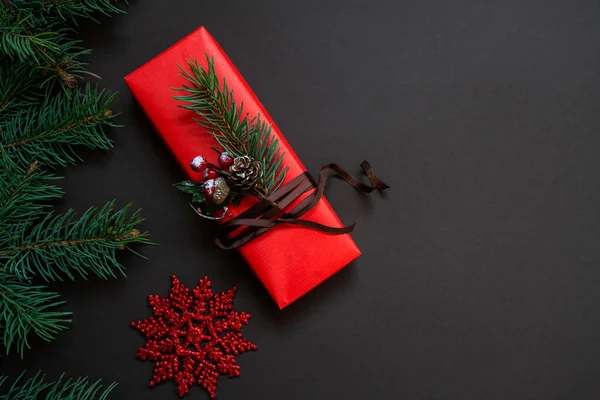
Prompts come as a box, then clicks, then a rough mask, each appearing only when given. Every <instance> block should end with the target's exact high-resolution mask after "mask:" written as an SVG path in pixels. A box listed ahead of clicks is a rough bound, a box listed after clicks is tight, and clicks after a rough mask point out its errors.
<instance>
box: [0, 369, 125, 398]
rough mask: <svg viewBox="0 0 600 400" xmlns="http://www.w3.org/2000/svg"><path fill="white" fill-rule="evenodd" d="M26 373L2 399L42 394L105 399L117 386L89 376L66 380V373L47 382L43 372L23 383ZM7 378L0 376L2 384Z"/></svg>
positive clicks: (39, 396)
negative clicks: (104, 384)
mask: <svg viewBox="0 0 600 400" xmlns="http://www.w3.org/2000/svg"><path fill="white" fill-rule="evenodd" d="M24 375H25V373H24V372H23V373H22V374H21V375H20V376H19V377H18V378H17V379H16V381H15V382H14V383H13V385H12V386H11V387H10V389H9V390H8V393H6V394H4V395H0V400H35V399H38V398H41V396H42V395H43V396H44V398H45V399H46V400H105V399H106V398H107V397H108V395H109V393H110V392H111V391H112V390H113V389H114V388H115V387H116V386H117V384H116V383H115V382H113V383H111V384H110V385H108V387H106V388H103V386H102V384H101V380H97V381H95V382H90V381H88V378H87V377H81V378H76V379H70V378H69V379H66V380H64V374H62V375H61V376H60V377H59V378H58V380H57V381H50V382H47V381H45V378H46V376H45V375H43V374H42V373H41V372H38V373H36V374H35V376H34V377H32V378H29V379H27V380H26V381H25V382H23V383H22V384H21V381H22V380H23V376H24ZM5 380H6V378H4V377H0V385H2V384H3V383H4V381H5ZM97 396H99V397H97Z"/></svg>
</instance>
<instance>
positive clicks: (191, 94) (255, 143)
mask: <svg viewBox="0 0 600 400" xmlns="http://www.w3.org/2000/svg"><path fill="white" fill-rule="evenodd" d="M206 58H207V63H208V67H207V68H203V67H202V66H200V65H199V64H198V62H197V61H196V60H195V59H193V58H192V59H191V60H189V61H188V63H187V65H188V67H189V69H190V71H187V70H185V69H184V68H183V67H181V66H179V69H180V70H181V74H180V75H181V76H182V77H183V78H185V79H186V80H187V81H188V82H189V84H186V85H184V86H183V88H176V89H175V90H178V91H183V92H187V93H188V94H187V95H183V96H176V97H175V99H177V100H180V101H182V102H185V103H187V104H185V105H183V106H181V107H183V108H185V109H188V110H192V111H194V112H195V113H196V114H198V115H199V116H200V117H201V118H199V119H197V122H198V123H199V124H200V125H201V126H202V127H203V128H204V129H206V130H207V132H208V133H209V134H210V135H211V136H212V137H213V138H214V139H215V140H216V141H217V143H218V144H219V145H220V146H221V147H223V149H224V150H225V151H227V152H228V153H230V154H231V155H233V156H234V157H241V156H244V155H247V156H250V157H252V158H253V159H255V160H257V161H260V162H261V163H262V167H263V168H262V171H263V173H262V176H261V181H260V182H259V186H260V188H261V191H262V192H264V194H269V193H271V192H272V191H274V190H276V189H277V188H278V187H279V186H280V185H281V184H282V183H283V180H284V179H285V174H286V171H287V167H283V168H282V164H283V153H282V152H281V151H280V149H279V139H277V138H276V137H274V136H272V135H271V126H270V125H269V124H268V123H266V122H265V121H263V120H261V119H260V115H259V116H257V117H255V118H253V119H249V117H248V114H247V113H244V109H243V104H240V105H238V104H237V102H236V100H235V97H234V92H233V90H232V89H229V87H228V86H227V82H226V80H225V79H223V82H222V83H221V81H220V79H219V77H218V76H217V73H216V71H215V66H214V60H213V59H212V58H210V57H208V55H207V57H206Z"/></svg>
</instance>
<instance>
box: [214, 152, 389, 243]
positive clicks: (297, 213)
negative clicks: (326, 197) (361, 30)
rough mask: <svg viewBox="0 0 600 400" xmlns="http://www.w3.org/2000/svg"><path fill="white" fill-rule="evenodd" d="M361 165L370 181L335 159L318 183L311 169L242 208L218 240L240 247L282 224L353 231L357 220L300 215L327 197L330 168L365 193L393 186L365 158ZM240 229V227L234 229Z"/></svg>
mask: <svg viewBox="0 0 600 400" xmlns="http://www.w3.org/2000/svg"><path fill="white" fill-rule="evenodd" d="M360 166H361V168H362V169H363V172H364V173H365V175H367V177H368V178H369V185H367V184H365V183H362V182H361V181H359V180H358V179H356V178H355V177H353V176H352V175H350V174H349V173H348V172H346V171H345V170H344V169H342V168H341V167H340V166H338V165H337V164H333V163H332V164H328V165H325V166H324V167H322V168H321V171H320V173H319V182H318V183H317V184H315V182H314V180H313V179H312V177H311V175H310V174H309V173H308V172H304V173H302V174H300V175H298V176H297V177H296V178H294V179H292V180H291V181H290V182H288V183H287V184H285V185H283V186H282V187H280V188H279V189H277V190H276V191H275V192H273V193H272V194H271V195H269V196H268V197H263V198H262V199H261V201H260V202H258V203H257V204H255V205H254V206H252V207H250V208H249V209H247V210H246V211H244V212H242V213H241V214H239V215H238V216H237V217H236V218H233V219H231V220H229V221H227V222H224V223H223V224H221V225H220V227H219V230H218V232H217V236H216V238H215V243H216V244H217V246H219V247H220V248H222V249H225V250H232V249H237V248H238V247H241V246H243V245H245V244H246V243H248V242H250V241H251V240H253V239H255V238H256V237H258V236H260V235H262V234H263V233H265V232H267V231H268V230H270V229H273V228H275V227H276V226H277V225H281V224H288V225H297V226H303V227H305V228H308V229H314V230H318V231H321V232H323V233H327V234H330V235H343V234H346V233H350V232H352V231H353V230H354V224H352V225H349V226H343V227H341V228H340V227H334V226H327V225H323V224H320V223H318V222H314V221H307V220H304V219H300V217H301V216H303V215H304V214H306V213H307V212H308V211H310V210H311V209H312V208H313V207H314V206H316V205H317V203H318V202H319V200H320V199H321V197H323V193H324V191H325V185H326V183H327V176H328V172H329V170H332V171H334V172H335V173H336V174H337V175H338V176H339V177H340V178H341V179H343V180H344V181H346V182H347V183H349V184H350V185H352V186H353V187H354V188H356V189H357V190H358V191H360V192H362V193H371V192H373V191H375V190H378V191H383V190H386V189H389V186H388V185H387V184H385V183H384V182H383V181H382V180H381V179H379V177H378V176H377V174H375V171H373V168H372V167H371V165H370V164H369V163H368V162H367V161H363V162H362V164H361V165H360ZM313 189H316V190H314V191H313V192H312V193H311V194H309V195H308V196H307V197H306V198H305V199H303V200H302V201H301V202H300V203H298V205H297V206H296V207H294V208H293V209H292V210H291V211H289V212H285V211H284V210H285V209H286V208H287V207H288V206H289V205H290V204H291V203H293V202H294V201H295V200H296V199H298V198H299V197H300V196H302V195H303V194H305V193H307V192H309V191H311V190H313ZM237 230H240V231H239V232H237V233H234V232H235V231H237Z"/></svg>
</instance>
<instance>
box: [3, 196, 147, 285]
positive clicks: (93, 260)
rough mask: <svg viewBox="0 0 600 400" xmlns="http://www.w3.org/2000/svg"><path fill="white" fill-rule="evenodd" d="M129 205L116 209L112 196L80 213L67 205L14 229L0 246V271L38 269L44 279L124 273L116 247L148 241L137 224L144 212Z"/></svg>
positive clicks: (21, 273)
mask: <svg viewBox="0 0 600 400" xmlns="http://www.w3.org/2000/svg"><path fill="white" fill-rule="evenodd" d="M130 208H131V206H130V205H127V206H125V207H124V208H122V209H120V210H117V211H115V210H114V201H112V202H109V203H107V204H106V205H105V206H104V207H102V208H101V209H97V208H94V207H92V208H90V209H88V210H87V211H86V212H85V213H83V215H82V216H81V217H80V218H79V219H76V218H75V216H76V215H75V212H74V211H73V210H69V211H67V212H66V213H64V214H62V215H57V216H54V215H53V214H52V213H49V214H48V215H47V216H46V218H44V219H43V220H42V221H41V222H40V223H39V224H37V225H35V226H34V227H33V228H32V229H31V232H30V233H29V234H24V233H23V234H22V235H20V236H19V235H15V237H13V238H12V240H11V242H9V244H8V245H7V246H5V247H3V248H0V260H2V259H4V260H5V263H4V271H5V272H10V273H12V274H15V275H16V276H18V277H19V278H21V279H29V277H30V275H34V274H36V273H37V274H39V275H40V276H41V277H42V278H43V279H45V280H50V281H52V280H62V278H63V276H65V277H67V278H68V279H71V280H74V279H75V275H79V276H81V277H83V278H84V279H85V278H87V276H88V275H89V274H94V275H96V276H99V277H101V278H104V279H108V278H109V277H113V278H114V277H116V274H117V273H118V274H121V275H123V276H124V275H125V267H123V266H122V265H121V264H120V263H119V262H118V261H117V259H116V250H125V249H127V250H130V248H129V246H130V245H131V244H134V243H143V244H150V241H149V240H148V234H147V233H146V232H144V233H141V232H140V231H139V230H138V229H137V228H136V226H137V225H139V224H140V223H141V222H142V221H143V218H142V217H141V215H140V213H139V211H136V212H134V213H133V214H132V215H130V216H128V214H129V210H130Z"/></svg>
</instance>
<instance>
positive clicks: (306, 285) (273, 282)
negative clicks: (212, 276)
mask: <svg viewBox="0 0 600 400" xmlns="http://www.w3.org/2000/svg"><path fill="white" fill-rule="evenodd" d="M206 54H208V55H209V56H210V57H213V58H214V63H215V70H216V73H217V75H218V76H219V78H220V79H221V80H222V79H223V78H225V79H226V80H227V84H228V86H229V87H230V89H233V91H234V94H235V99H236V101H237V102H238V104H241V103H243V104H244V112H246V113H248V114H249V116H250V118H252V117H254V116H256V115H257V114H260V115H261V119H262V120H264V121H266V122H268V123H269V124H271V126H272V134H273V135H274V136H276V137H277V138H278V139H279V140H280V148H281V150H282V152H284V153H285V156H284V161H283V163H284V165H286V166H287V167H288V171H287V175H286V181H285V183H287V182H289V181H290V180H292V179H293V178H294V177H296V176H298V175H299V174H301V173H302V172H304V171H305V168H304V166H303V165H302V163H301V162H300V160H299V159H298V157H297V156H296V153H295V152H294V150H293V149H292V148H291V146H290V145H289V143H288V142H287V140H286V139H285V137H284V136H283V134H282V133H281V131H280V130H279V128H278V127H277V126H276V125H275V123H274V122H273V120H272V119H271V117H270V116H269V114H268V113H267V111H266V110H265V108H264V107H263V105H262V104H261V103H260V101H259V100H258V98H257V97H256V95H255V94H254V93H253V92H252V90H251V89H250V87H249V86H248V84H247V83H246V81H245V80H244V78H243V77H242V75H241V74H240V73H239V72H238V70H237V69H236V68H235V66H234V65H233V63H232V62H231V60H229V58H228V57H227V55H226V54H225V52H224V51H223V50H222V49H221V47H219V45H218V44H217V42H216V41H215V40H214V39H213V38H212V36H211V35H210V34H209V33H208V31H207V30H206V29H205V28H204V27H201V28H199V29H197V30H196V31H194V32H192V33H191V34H190V35H188V36H187V37H185V38H183V39H182V40H180V41H179V42H177V43H176V44H175V45H173V46H171V47H170V48H169V49H167V50H166V51H164V52H163V53H161V54H159V55H158V56H156V57H155V58H153V59H152V60H150V61H149V62H147V63H146V64H144V65H142V66H141V67H140V68H138V69H136V70H135V71H133V72H132V73H131V74H129V75H128V76H127V77H125V82H126V83H127V85H128V86H129V89H130V90H131V92H132V93H133V95H134V96H135V97H136V99H137V100H138V102H139V104H140V105H141V107H142V108H143V109H144V112H145V113H146V114H147V115H148V117H149V118H150V120H151V121H152V123H153V124H154V126H155V127H156V129H157V130H158V132H159V134H160V135H161V136H162V138H163V140H164V141H165V142H166V144H167V145H168V147H169V148H170V150H171V152H172V153H173V154H174V156H175V157H176V159H177V161H178V162H179V164H180V165H181V168H183V170H184V171H185V172H186V174H187V175H188V177H189V178H190V179H192V180H199V179H201V174H198V173H195V172H194V171H192V169H191V168H190V161H191V160H192V159H193V158H194V157H195V156H197V155H198V154H202V155H204V156H205V157H207V159H208V160H209V161H211V162H213V163H215V164H216V163H217V157H218V154H217V153H216V152H215V151H214V150H213V149H212V146H214V145H215V144H216V142H215V140H214V139H213V138H212V137H211V136H210V135H209V134H208V133H207V132H206V131H205V130H204V128H202V127H201V126H200V125H199V124H198V123H197V122H195V121H194V118H195V117H197V116H196V114H195V113H194V112H193V111H190V110H185V109H183V108H180V107H178V106H179V105H182V104H183V103H182V102H180V101H177V100H175V99H173V96H175V95H180V94H182V92H177V91H175V90H173V88H179V87H183V85H184V84H185V83H186V80H185V79H184V78H182V77H180V76H179V69H178V68H177V65H180V66H182V67H184V68H186V67H187V61H188V60H189V59H190V57H194V58H195V59H196V60H197V61H198V62H199V63H200V64H201V65H202V66H203V67H206V56H205V55H206ZM251 205H252V203H251V202H250V200H248V201H244V202H243V203H242V205H241V206H240V207H239V208H236V209H231V208H230V212H231V213H232V214H233V215H234V216H235V215H237V214H238V213H239V212H241V211H243V210H244V209H246V208H248V207H249V206H251ZM302 218H303V219H307V220H311V221H316V222H319V223H321V224H325V225H330V226H334V227H342V226H343V225H342V223H341V221H340V220H339V218H338V217H337V215H336V214H335V212H334V211H333V209H332V208H331V206H330V205H329V203H328V202H327V200H326V199H325V198H322V199H321V200H320V201H319V203H318V204H317V205H316V206H315V207H314V208H313V209H312V210H310V211H309V212H308V213H306V214H305V215H304V216H303V217H302ZM238 250H239V251H240V253H241V254H242V256H243V257H244V259H245V260H246V262H247V263H248V265H249V266H250V268H252V270H253V271H254V273H255V274H256V276H257V277H258V278H259V279H260V281H261V282H262V284H263V285H264V286H265V288H266V289H267V291H268V292H269V294H270V295H271V297H273V299H274V300H275V302H276V303H277V305H278V306H279V308H281V309H282V308H284V307H286V306H288V305H289V304H290V303H292V302H293V301H295V300H297V299H298V298H299V297H301V296H303V295H304V294H306V293H307V292H308V291H310V290H311V289H313V288H315V287H316V286H318V285H319V284H321V283H322V282H323V281H325V280H326V279H328V278H329V277H330V276H332V275H333V274H335V273H336V272H337V271H339V270H340V269H342V268H343V267H344V266H346V265H348V263H350V262H351V261H353V260H354V259H356V258H357V257H358V256H359V255H360V250H359V249H358V247H357V246H356V244H355V243H354V241H353V240H352V238H351V237H350V235H347V234H345V235H328V234H325V233H323V232H319V231H315V230H311V229H307V228H304V227H298V226H277V227H276V228H274V229H271V230H270V231H268V232H267V233H265V234H263V235H261V236H259V237H258V238H256V239H254V240H253V241H251V242H250V243H248V244H246V245H244V246H242V247H240V248H239V249H238Z"/></svg>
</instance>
